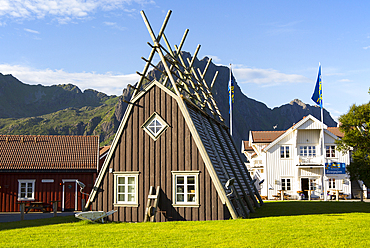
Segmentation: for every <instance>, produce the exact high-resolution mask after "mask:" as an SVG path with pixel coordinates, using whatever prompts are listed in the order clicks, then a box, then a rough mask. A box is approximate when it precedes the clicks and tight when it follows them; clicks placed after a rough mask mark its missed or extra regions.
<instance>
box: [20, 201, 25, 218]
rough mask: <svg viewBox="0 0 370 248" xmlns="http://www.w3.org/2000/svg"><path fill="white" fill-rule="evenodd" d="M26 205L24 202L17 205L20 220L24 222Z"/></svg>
mask: <svg viewBox="0 0 370 248" xmlns="http://www.w3.org/2000/svg"><path fill="white" fill-rule="evenodd" d="M25 206H26V204H25V203H24V202H21V203H20V205H19V210H20V212H21V220H24V210H25Z"/></svg>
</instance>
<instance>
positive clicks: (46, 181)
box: [41, 179, 54, 183]
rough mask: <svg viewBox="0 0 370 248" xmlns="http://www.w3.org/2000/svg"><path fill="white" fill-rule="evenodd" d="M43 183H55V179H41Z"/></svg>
mask: <svg viewBox="0 0 370 248" xmlns="http://www.w3.org/2000/svg"><path fill="white" fill-rule="evenodd" d="M41 182H42V183H53V182H54V179H41Z"/></svg>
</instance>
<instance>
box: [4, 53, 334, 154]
mask: <svg viewBox="0 0 370 248" xmlns="http://www.w3.org/2000/svg"><path fill="white" fill-rule="evenodd" d="M182 56H183V58H185V59H186V58H191V55H190V53H187V52H182ZM208 60H209V58H208V57H204V58H203V59H201V60H198V59H195V62H194V67H196V68H199V69H200V70H201V71H203V70H204V68H205V66H206V64H207V61H208ZM157 68H159V69H162V68H163V65H162V63H161V62H159V63H158V65H157ZM216 71H218V72H219V73H218V77H217V80H216V82H215V84H214V87H213V88H212V93H213V95H214V98H215V100H216V102H217V105H218V107H219V109H220V111H221V114H222V116H223V117H224V119H225V124H226V125H228V126H229V101H228V81H229V68H227V67H225V66H217V65H215V64H213V63H212V62H211V64H210V66H209V68H208V71H207V74H206V75H205V80H206V82H211V81H212V79H213V75H214V73H215V72H216ZM148 78H149V79H150V80H153V79H156V80H158V81H160V80H161V79H162V77H161V73H160V72H159V71H158V70H156V69H154V70H152V71H150V72H149V74H148ZM147 83H149V81H148V82H147ZM234 86H235V88H234V91H235V97H234V99H235V102H234V112H233V138H234V141H235V143H236V144H237V145H238V146H239V147H240V145H241V141H242V140H247V139H248V135H249V131H250V130H260V131H261V130H262V131H263V130H286V129H288V128H290V127H291V126H292V125H293V124H294V123H296V122H298V121H299V120H301V119H302V118H303V117H304V116H307V115H308V114H311V115H313V116H315V117H316V118H318V119H320V108H319V107H317V106H311V105H309V104H305V103H303V102H302V101H300V100H298V99H294V100H292V101H291V102H290V103H288V104H284V105H282V106H280V107H276V108H273V109H270V108H268V107H267V106H266V105H265V104H264V103H262V102H259V101H257V100H254V99H251V98H249V97H247V96H246V95H244V94H243V93H242V91H241V89H240V87H239V85H238V84H237V83H236V84H235V85H234ZM143 87H145V85H143ZM131 93H132V88H131V87H127V88H125V89H123V92H122V95H120V96H108V95H106V94H104V93H102V92H98V91H96V90H92V89H88V90H84V91H83V92H82V91H81V90H80V89H79V88H78V87H77V86H75V85H72V84H63V85H53V86H43V85H40V84H39V85H28V84H25V83H22V82H21V81H19V80H18V79H16V78H15V77H14V76H12V75H3V74H1V73H0V134H25V135H26V134H34V135H37V134H42V135H61V134H63V135H99V139H100V144H101V145H106V144H109V143H110V142H111V141H112V139H113V137H114V134H115V131H116V130H117V128H118V126H119V123H120V121H121V119H122V117H123V115H124V112H125V109H126V107H127V103H126V102H128V101H129V100H130V97H131ZM324 122H325V124H326V125H328V126H337V123H336V122H335V121H334V120H333V119H332V117H331V116H330V113H329V112H327V111H326V110H324Z"/></svg>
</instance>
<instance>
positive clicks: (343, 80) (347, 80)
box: [339, 79, 353, 83]
mask: <svg viewBox="0 0 370 248" xmlns="http://www.w3.org/2000/svg"><path fill="white" fill-rule="evenodd" d="M339 82H343V83H349V82H353V80H350V79H341V80H339Z"/></svg>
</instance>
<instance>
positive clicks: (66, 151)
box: [0, 135, 99, 170]
mask: <svg viewBox="0 0 370 248" xmlns="http://www.w3.org/2000/svg"><path fill="white" fill-rule="evenodd" d="M98 149H99V137H98V136H62V135H54V136H52V135H0V170H4V169H7V170H9V169H35V170H40V169H48V170H53V169H96V168H97V165H98Z"/></svg>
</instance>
